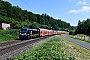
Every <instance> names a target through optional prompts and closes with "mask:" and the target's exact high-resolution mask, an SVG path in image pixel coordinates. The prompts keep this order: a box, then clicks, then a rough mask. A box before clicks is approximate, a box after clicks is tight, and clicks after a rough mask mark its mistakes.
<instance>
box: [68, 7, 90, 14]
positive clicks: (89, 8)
mask: <svg viewBox="0 0 90 60" xmlns="http://www.w3.org/2000/svg"><path fill="white" fill-rule="evenodd" d="M80 12H90V7H89V6H83V7H82V8H81V9H79V10H70V11H69V12H67V13H80Z"/></svg>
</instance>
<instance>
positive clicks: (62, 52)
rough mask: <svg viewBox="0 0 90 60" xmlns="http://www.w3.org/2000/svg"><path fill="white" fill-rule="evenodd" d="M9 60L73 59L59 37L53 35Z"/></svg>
mask: <svg viewBox="0 0 90 60" xmlns="http://www.w3.org/2000/svg"><path fill="white" fill-rule="evenodd" d="M9 60H75V57H73V56H70V54H69V51H68V47H67V46H66V45H65V43H64V42H63V40H62V39H61V37H58V36H55V37H52V38H50V39H48V40H46V41H45V42H42V43H40V44H39V45H37V46H35V47H32V48H31V49H28V50H26V52H24V53H23V54H20V55H18V56H17V57H14V58H11V59H9Z"/></svg>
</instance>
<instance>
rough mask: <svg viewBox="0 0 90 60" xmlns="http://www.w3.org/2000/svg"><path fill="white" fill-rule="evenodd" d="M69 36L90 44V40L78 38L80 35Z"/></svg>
mask: <svg viewBox="0 0 90 60" xmlns="http://www.w3.org/2000/svg"><path fill="white" fill-rule="evenodd" d="M68 37H70V38H73V39H76V40H79V41H83V42H86V43H88V44H90V40H84V39H81V38H78V37H73V36H68Z"/></svg>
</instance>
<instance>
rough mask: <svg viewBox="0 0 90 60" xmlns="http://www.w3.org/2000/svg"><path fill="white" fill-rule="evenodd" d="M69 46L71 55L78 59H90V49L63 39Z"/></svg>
mask: <svg viewBox="0 0 90 60" xmlns="http://www.w3.org/2000/svg"><path fill="white" fill-rule="evenodd" d="M63 40H64V42H65V44H66V45H67V46H68V49H69V53H70V55H72V56H74V57H76V60H90V51H89V50H87V49H85V48H83V47H81V46H79V45H77V44H75V43H72V42H70V41H67V40H65V39H63Z"/></svg>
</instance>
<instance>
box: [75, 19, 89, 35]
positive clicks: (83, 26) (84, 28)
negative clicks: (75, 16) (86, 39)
mask: <svg viewBox="0 0 90 60" xmlns="http://www.w3.org/2000/svg"><path fill="white" fill-rule="evenodd" d="M75 34H85V35H88V36H90V19H89V18H87V19H86V20H83V21H80V20H79V21H78V26H77V29H76V31H75Z"/></svg>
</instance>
